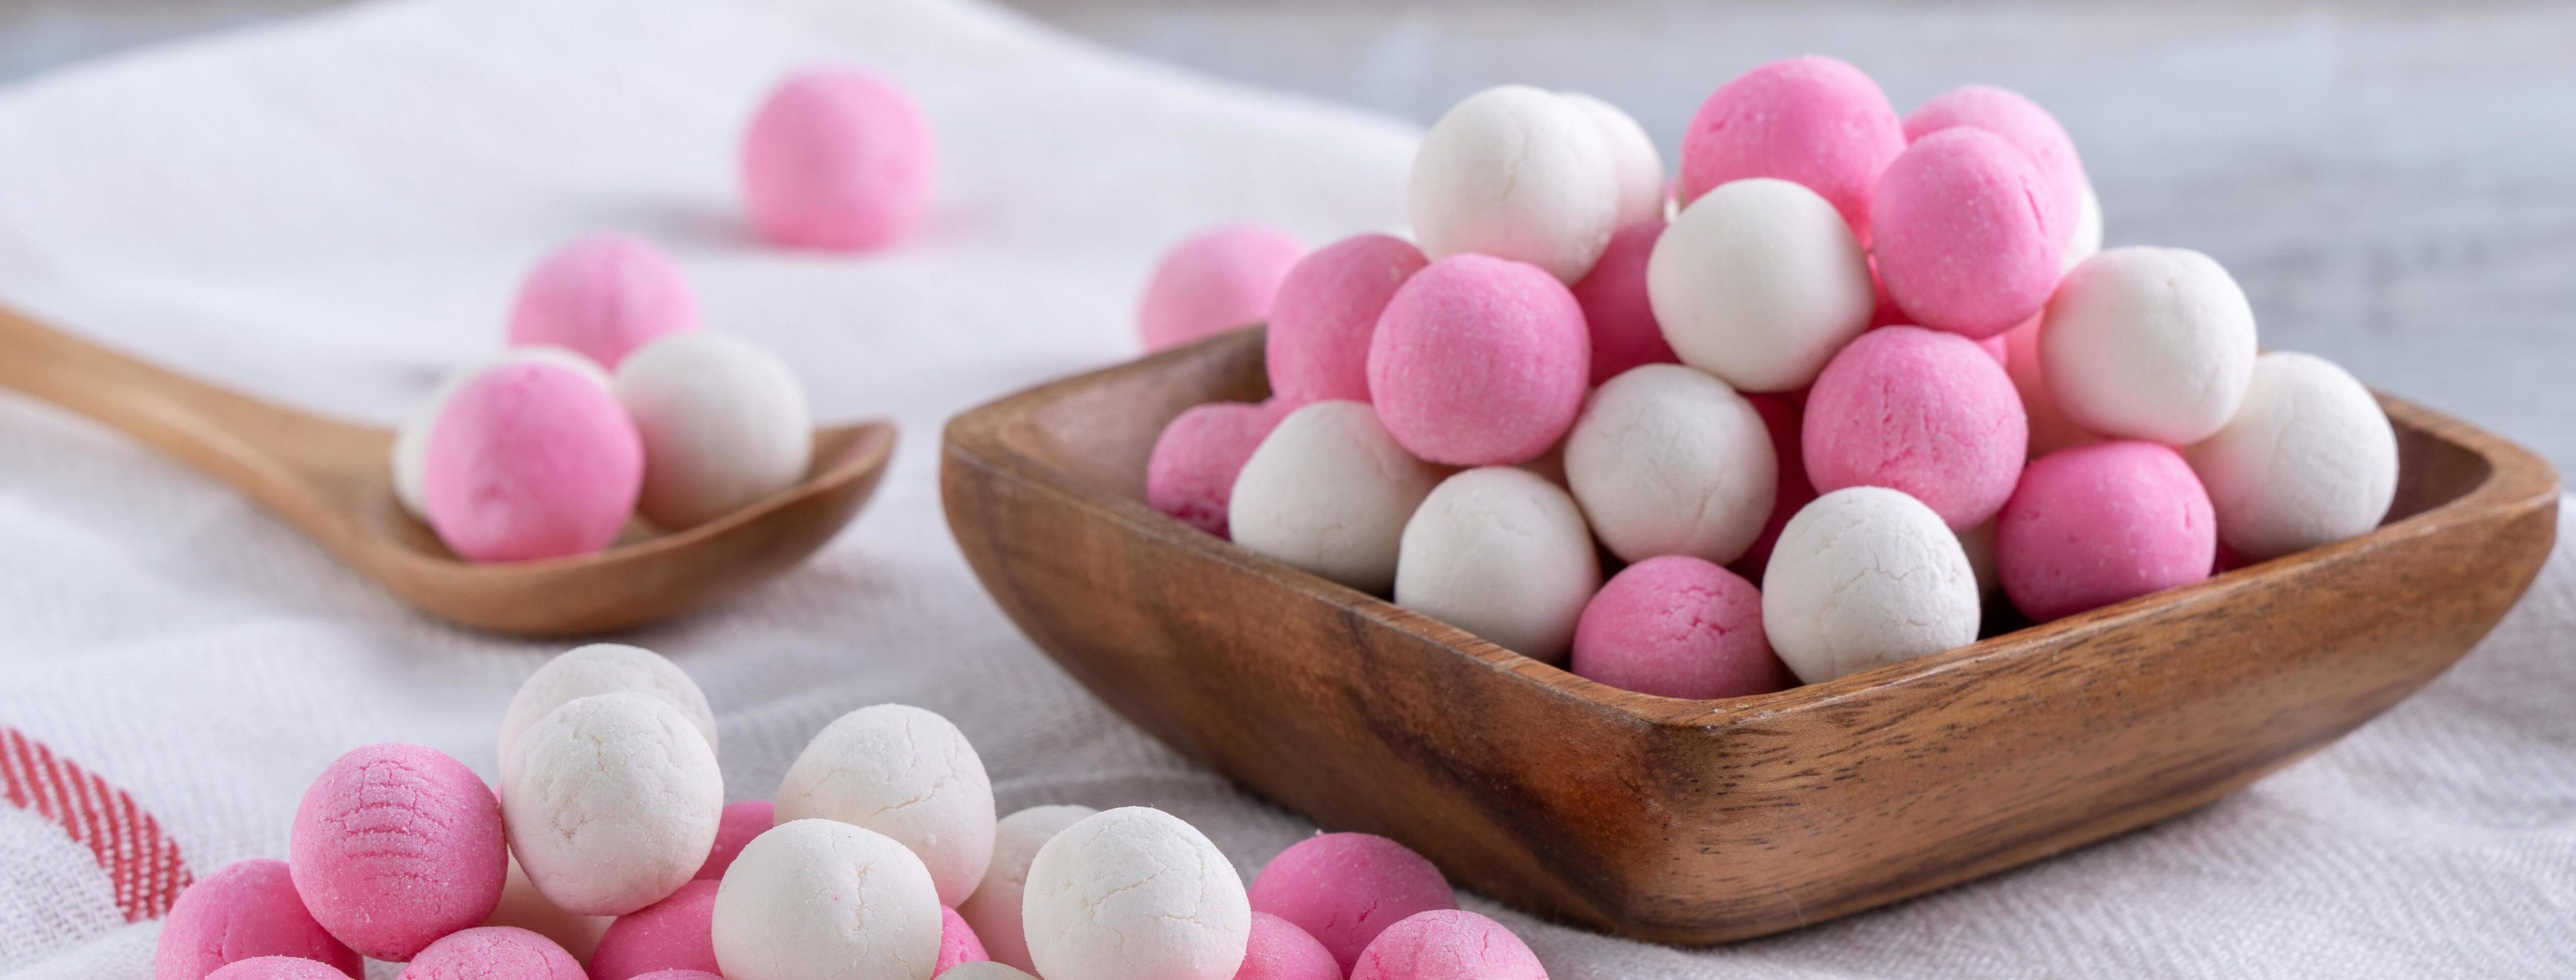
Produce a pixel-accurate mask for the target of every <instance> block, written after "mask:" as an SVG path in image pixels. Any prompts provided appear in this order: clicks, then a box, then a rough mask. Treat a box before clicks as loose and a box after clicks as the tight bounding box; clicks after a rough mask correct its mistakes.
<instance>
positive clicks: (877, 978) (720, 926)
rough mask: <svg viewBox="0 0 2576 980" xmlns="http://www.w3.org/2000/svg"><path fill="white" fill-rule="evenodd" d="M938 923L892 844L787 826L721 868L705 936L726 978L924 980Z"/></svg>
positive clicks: (924, 871)
mask: <svg viewBox="0 0 2576 980" xmlns="http://www.w3.org/2000/svg"><path fill="white" fill-rule="evenodd" d="M940 919H941V916H940V912H939V892H938V890H937V889H936V888H935V887H933V886H932V885H931V883H930V870H929V869H928V868H925V867H922V864H921V859H920V858H919V857H917V856H915V855H914V854H913V853H912V852H911V851H909V850H906V849H905V848H904V846H903V845H902V844H898V843H896V842H895V841H894V840H893V839H892V838H889V837H887V836H886V835H884V834H880V833H877V832H876V831H873V830H869V829H867V828H864V827H853V826H851V825H849V824H845V823H841V822H839V821H836V820H794V821H789V822H787V823H782V824H779V825H778V826H776V827H772V828H770V829H768V830H766V831H763V832H762V833H761V835H760V836H758V837H754V838H752V839H751V843H749V844H745V845H743V848H742V854H741V855H740V856H738V857H735V858H734V859H733V865H732V866H731V867H728V868H726V869H725V874H724V881H723V882H722V883H720V884H718V885H717V886H716V902H715V912H714V917H713V921H712V922H711V923H710V929H709V933H710V936H709V938H710V939H712V940H713V944H714V946H715V954H716V966H717V967H719V968H720V969H722V970H723V971H724V975H725V977H726V980H853V978H863V980H930V976H931V970H932V969H934V968H936V967H937V966H938V965H939V933H940V927H941V922H940ZM950 975H951V976H954V975H955V974H953V973H952V974H950Z"/></svg>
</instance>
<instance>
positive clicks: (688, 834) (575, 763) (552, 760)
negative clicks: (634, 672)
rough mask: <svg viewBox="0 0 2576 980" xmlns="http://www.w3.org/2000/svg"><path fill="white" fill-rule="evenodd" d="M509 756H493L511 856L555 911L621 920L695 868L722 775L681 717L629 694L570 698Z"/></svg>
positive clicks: (717, 808) (712, 837)
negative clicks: (497, 766)
mask: <svg viewBox="0 0 2576 980" xmlns="http://www.w3.org/2000/svg"><path fill="white" fill-rule="evenodd" d="M513 748H514V751H513V752H512V753H511V754H509V755H506V756H503V757H502V758H501V819H502V823H503V825H504V826H505V827H506V828H507V830H508V832H509V839H510V852H511V853H512V854H514V855H517V856H518V859H519V866H520V867H522V868H525V869H527V873H528V881H529V882H530V883H531V884H534V885H536V886H537V891H539V892H541V893H543V894H544V895H545V897H546V899H547V900H548V901H551V902H553V903H554V904H555V905H557V906H559V907H561V908H562V909H563V910H564V911H566V912H571V913H574V914H576V915H624V914H626V913H628V912H632V911H635V910H636V909H640V908H643V907H644V906H647V905H651V904H653V903H655V902H658V901H661V900H662V899H663V898H665V897H668V896H669V895H670V894H671V893H672V892H674V891H677V890H679V887H680V886H681V885H685V884H688V883H689V879H690V878H691V877H692V876H694V875H696V874H697V872H698V868H699V866H701V865H704V864H705V863H706V861H707V851H708V850H709V849H710V848H713V847H714V846H715V842H716V824H717V821H718V819H719V818H720V817H721V816H722V815H723V812H724V776H723V775H722V773H721V772H719V771H718V770H717V768H716V753H715V750H714V749H711V748H708V747H707V740H706V737H705V736H703V735H700V734H699V733H698V728H697V725H696V723H695V722H692V721H691V720H690V719H689V717H688V716H687V715H685V714H682V713H680V709H678V708H674V707H672V706H671V705H670V704H668V703H667V702H664V701H663V700H661V699H660V698H656V697H653V696H651V695H648V694H637V693H633V692H618V693H614V694H594V695H591V696H589V697H586V698H575V699H573V700H572V701H569V702H566V703H565V704H564V705H563V706H562V707H559V708H556V709H555V710H553V711H551V712H548V713H547V714H546V716H545V717H543V718H540V719H538V720H537V723H536V724H534V725H531V726H529V728H528V730H527V731H526V732H524V733H522V734H521V735H520V736H519V740H518V743H517V744H516V745H515V746H514V747H513Z"/></svg>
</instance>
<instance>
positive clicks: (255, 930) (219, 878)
mask: <svg viewBox="0 0 2576 980" xmlns="http://www.w3.org/2000/svg"><path fill="white" fill-rule="evenodd" d="M266 956H291V957H296V958H300V959H309V960H319V961H321V962H323V963H326V964H329V965H330V966H332V967H334V968H337V969H338V970H339V971H340V972H342V973H356V972H358V969H359V967H360V966H361V964H360V963H359V962H358V954H357V953H355V952H352V951H351V950H350V949H349V947H348V945H347V944H344V943H342V942H341V941H339V940H338V939H334V938H332V936H331V932H330V930H327V929H324V928H322V924H321V923H320V922H316V921H314V919H313V914H312V913H310V912H307V911H305V910H304V900H303V899H302V898H299V897H297V896H296V894H295V882H294V880H293V877H292V874H291V873H290V872H289V871H287V868H286V862H284V861H279V860H276V859H274V858H248V859H245V860H241V861H235V862H233V863H231V864H227V865H224V866H223V867H222V868H221V869H218V870H217V871H216V872H215V873H213V874H210V875H207V876H205V877H203V878H199V879H197V880H196V882H195V883H193V884H190V885H189V886H188V889H187V890H186V891H183V892H180V893H179V898H178V900H177V901H174V902H172V903H170V914H169V916H168V917H166V918H164V919H163V920H162V922H161V941H160V945H159V946H158V947H157V948H155V949H154V950H153V952H152V978H153V980H204V978H205V976H206V975H207V974H209V973H212V972H214V971H215V969H216V968H218V967H221V966H223V965H224V964H227V963H236V962H240V961H242V960H247V959H256V958H259V957H266Z"/></svg>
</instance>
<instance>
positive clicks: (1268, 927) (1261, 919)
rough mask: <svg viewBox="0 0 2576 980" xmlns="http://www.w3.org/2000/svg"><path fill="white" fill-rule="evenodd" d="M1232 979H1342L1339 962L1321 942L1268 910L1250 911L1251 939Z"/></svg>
mask: <svg viewBox="0 0 2576 980" xmlns="http://www.w3.org/2000/svg"><path fill="white" fill-rule="evenodd" d="M1234 980H1342V965H1341V964H1340V963H1336V962H1334V961H1333V954H1332V952H1331V951H1330V950H1327V949H1325V948H1324V944H1323V943H1320V942H1316V941H1315V937H1313V936H1310V935H1307V934H1306V930H1304V929H1300V928H1297V924H1296V923H1294V922H1290V921H1288V920H1286V919H1282V918H1280V917H1278V916H1275V915H1272V914H1270V913H1268V912H1254V913H1252V940H1251V942H1249V943H1248V944H1246V945H1245V946H1244V949H1243V968H1242V969H1239V970H1236V971H1234Z"/></svg>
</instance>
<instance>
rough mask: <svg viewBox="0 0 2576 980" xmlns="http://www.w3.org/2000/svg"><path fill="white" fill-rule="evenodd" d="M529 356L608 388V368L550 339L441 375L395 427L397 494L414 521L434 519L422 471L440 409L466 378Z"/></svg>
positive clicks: (424, 467) (395, 495) (427, 458)
mask: <svg viewBox="0 0 2576 980" xmlns="http://www.w3.org/2000/svg"><path fill="white" fill-rule="evenodd" d="M525 361H542V362H545V363H548V364H560V365H563V366H564V367H568V368H571V369H573V370H575V371H579V372H581V373H582V375H583V376H584V377H587V378H590V379H591V380H593V381H597V382H599V386H600V387H602V388H606V387H609V380H608V372H606V371H603V370H600V367H599V362H597V361H593V360H591V359H590V358H587V357H583V356H581V355H580V354H576V353H574V352H573V351H572V349H571V348H566V347H555V346H552V345H548V344H535V345H531V346H527V347H513V348H510V349H509V350H505V351H501V352H499V353H495V354H487V355H485V356H483V357H479V358H476V359H475V360H474V361H473V362H472V363H469V364H467V365H465V366H464V367H461V368H458V369H456V370H454V371H450V372H448V374H447V377H444V378H441V379H439V382H438V386H437V387H435V388H432V389H430V390H429V397H426V398H423V399H421V400H420V404H418V405H414V406H412V410H411V414H410V415H407V416H404V417H403V423H402V428H400V429H396V430H394V453H393V466H394V499H395V500H398V501H401V502H402V508H403V510H405V511H407V512H409V513H410V514H411V516H412V518H413V519H414V520H418V521H422V522H424V523H426V522H427V521H428V520H429V504H428V503H427V502H426V501H427V500H428V494H427V492H426V491H424V490H423V489H422V488H421V481H422V479H424V477H423V474H426V473H428V472H429V430H430V428H431V427H432V426H435V425H437V424H438V413H439V412H440V411H441V410H444V409H445V408H446V407H447V400H448V399H450V398H453V397H455V396H456V392H457V391H458V390H459V389H462V388H464V387H465V383H466V382H469V381H472V380H474V379H475V378H477V377H480V376H481V375H482V374H483V372H485V371H489V370H491V369H493V368H496V367H500V366H501V365H504V364H518V363H521V362H525Z"/></svg>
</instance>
